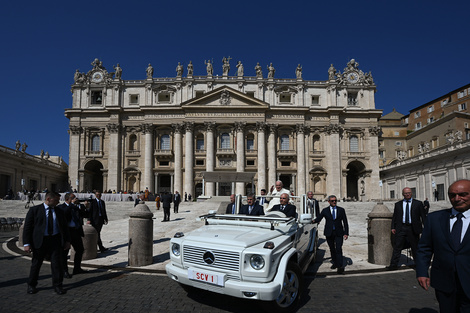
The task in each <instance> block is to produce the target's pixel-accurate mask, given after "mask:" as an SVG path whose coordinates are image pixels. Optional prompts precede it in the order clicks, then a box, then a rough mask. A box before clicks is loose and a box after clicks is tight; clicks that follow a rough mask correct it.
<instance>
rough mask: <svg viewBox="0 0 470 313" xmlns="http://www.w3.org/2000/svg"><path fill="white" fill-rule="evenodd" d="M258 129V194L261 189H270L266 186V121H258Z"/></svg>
mask: <svg viewBox="0 0 470 313" xmlns="http://www.w3.org/2000/svg"><path fill="white" fill-rule="evenodd" d="M256 129H257V130H258V188H257V190H256V191H255V192H256V194H258V195H259V194H261V189H266V190H269V188H268V187H267V186H266V169H267V166H266V133H265V131H266V123H264V122H256Z"/></svg>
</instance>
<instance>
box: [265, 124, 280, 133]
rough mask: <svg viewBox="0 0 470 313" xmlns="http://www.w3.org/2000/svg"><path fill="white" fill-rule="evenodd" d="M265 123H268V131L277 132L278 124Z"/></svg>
mask: <svg viewBox="0 0 470 313" xmlns="http://www.w3.org/2000/svg"><path fill="white" fill-rule="evenodd" d="M267 125H268V128H269V132H270V133H276V132H277V128H278V127H279V125H278V124H267Z"/></svg>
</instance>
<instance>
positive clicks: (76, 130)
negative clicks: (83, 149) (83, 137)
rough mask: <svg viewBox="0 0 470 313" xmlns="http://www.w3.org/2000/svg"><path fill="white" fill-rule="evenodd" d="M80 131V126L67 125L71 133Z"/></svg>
mask: <svg viewBox="0 0 470 313" xmlns="http://www.w3.org/2000/svg"><path fill="white" fill-rule="evenodd" d="M81 132H82V127H81V126H75V125H70V126H69V134H72V135H79V134H80V133H81Z"/></svg>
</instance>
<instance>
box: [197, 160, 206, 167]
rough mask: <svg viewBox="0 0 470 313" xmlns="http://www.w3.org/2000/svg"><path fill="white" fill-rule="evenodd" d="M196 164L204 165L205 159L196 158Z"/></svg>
mask: <svg viewBox="0 0 470 313" xmlns="http://www.w3.org/2000/svg"><path fill="white" fill-rule="evenodd" d="M196 166H204V160H198V159H196Z"/></svg>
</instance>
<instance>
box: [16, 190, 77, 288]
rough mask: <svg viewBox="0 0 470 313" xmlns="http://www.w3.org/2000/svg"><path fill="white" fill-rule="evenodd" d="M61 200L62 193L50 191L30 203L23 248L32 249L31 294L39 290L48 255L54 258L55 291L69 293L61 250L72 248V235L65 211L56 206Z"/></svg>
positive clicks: (52, 265)
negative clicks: (34, 204)
mask: <svg viewBox="0 0 470 313" xmlns="http://www.w3.org/2000/svg"><path fill="white" fill-rule="evenodd" d="M59 201H60V195H59V194H57V193H55V192H48V193H47V194H46V200H45V201H44V203H43V204H40V205H36V206H33V207H31V208H30V209H29V211H28V214H27V215H26V218H25V221H24V231H23V243H24V251H26V252H29V253H31V252H32V253H33V258H32V262H31V270H30V273H29V279H28V289H27V292H28V293H29V294H34V293H36V292H37V289H36V286H37V284H38V277H39V270H40V269H41V265H42V262H43V260H44V257H45V256H46V255H50V258H51V272H52V283H53V285H54V291H55V292H56V293H57V294H59V295H62V294H64V293H66V291H65V290H64V289H62V281H63V278H64V270H63V268H62V253H63V250H64V249H65V250H66V249H69V248H70V235H69V231H68V227H67V222H66V220H65V216H64V213H63V212H62V210H60V209H59V210H57V209H56V205H57V204H58V203H59Z"/></svg>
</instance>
